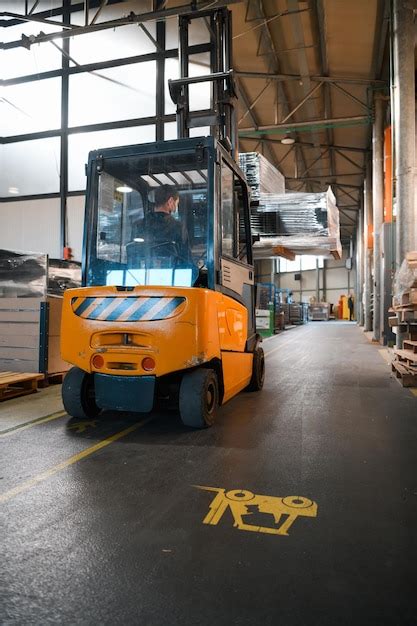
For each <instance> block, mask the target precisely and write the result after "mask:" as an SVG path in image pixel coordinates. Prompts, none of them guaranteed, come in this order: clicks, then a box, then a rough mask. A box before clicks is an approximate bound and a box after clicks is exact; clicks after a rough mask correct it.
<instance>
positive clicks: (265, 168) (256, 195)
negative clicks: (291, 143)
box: [239, 152, 285, 202]
mask: <svg viewBox="0 0 417 626" xmlns="http://www.w3.org/2000/svg"><path fill="white" fill-rule="evenodd" d="M239 165H240V169H241V170H242V172H243V173H244V175H245V178H246V180H247V183H248V185H249V187H250V190H251V201H252V202H254V201H258V200H260V199H261V196H262V194H264V193H278V194H283V193H285V178H284V176H283V175H282V174H281V172H279V171H278V170H277V168H276V167H274V166H273V165H272V164H271V163H270V162H269V161H268V159H266V158H265V157H264V156H263V155H262V154H259V152H242V153H241V154H239Z"/></svg>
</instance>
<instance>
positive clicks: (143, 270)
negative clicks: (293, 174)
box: [83, 137, 255, 335]
mask: <svg viewBox="0 0 417 626" xmlns="http://www.w3.org/2000/svg"><path fill="white" fill-rule="evenodd" d="M88 179H89V189H88V204H89V206H90V207H91V208H92V210H91V211H89V212H88V215H87V217H88V220H87V221H86V231H85V238H86V246H85V251H86V256H85V259H84V265H83V285H85V286H87V287H93V286H101V285H116V286H117V287H118V288H120V289H121V288H126V289H129V288H133V287H136V286H151V285H152V286H161V287H162V286H164V287H167V286H170V287H171V286H172V287H200V288H208V289H212V290H215V291H220V292H222V293H225V294H227V295H229V296H230V297H232V298H234V299H235V300H237V301H238V302H241V303H242V304H243V305H244V306H245V307H246V309H247V311H248V321H249V328H248V331H249V334H250V335H251V334H253V333H254V331H255V326H254V322H255V320H254V293H253V292H254V288H253V283H254V281H253V265H252V263H253V262H252V241H251V231H250V213H249V197H248V188H247V184H246V182H245V180H244V178H243V175H242V173H241V171H240V169H239V168H238V166H237V165H236V163H235V162H234V161H233V160H232V159H231V157H230V155H229V154H228V153H227V152H226V151H225V150H224V148H223V147H222V146H221V145H220V143H219V142H217V141H216V140H215V139H213V138H211V137H206V138H197V139H181V140H177V141H165V142H160V143H155V144H144V145H138V146H129V147H123V148H117V149H114V148H111V149H108V150H102V151H100V152H93V153H91V154H90V158H89V164H88ZM161 187H164V189H165V190H168V192H169V188H172V190H173V194H177V195H178V197H179V202H178V210H177V212H176V213H175V214H171V215H168V216H167V214H166V213H165V214H163V215H161V213H159V215H160V217H161V219H160V220H157V221H156V222H157V224H156V225H157V227H156V228H155V220H154V221H153V223H152V220H151V219H150V218H152V217H153V216H154V215H155V209H156V210H157V209H158V207H157V206H156V203H155V198H156V196H157V195H158V189H160V188H161ZM149 223H151V224H152V229H149V227H148V224H149ZM159 223H160V227H159Z"/></svg>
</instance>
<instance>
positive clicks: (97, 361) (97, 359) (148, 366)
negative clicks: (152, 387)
mask: <svg viewBox="0 0 417 626" xmlns="http://www.w3.org/2000/svg"><path fill="white" fill-rule="evenodd" d="M91 363H92V366H93V367H94V368H95V369H96V370H100V369H101V368H102V367H104V358H103V357H102V356H101V354H95V355H94V356H93V358H92V360H91ZM109 365H110V364H109ZM126 365H127V364H126ZM129 365H130V366H131V367H129V368H127V367H120V369H134V367H133V364H129ZM155 366H156V363H155V359H153V358H152V357H150V356H145V357H144V358H143V359H142V369H144V370H145V372H152V370H154V369H155ZM111 369H113V368H111Z"/></svg>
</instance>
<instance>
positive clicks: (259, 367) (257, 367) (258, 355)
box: [247, 347, 265, 391]
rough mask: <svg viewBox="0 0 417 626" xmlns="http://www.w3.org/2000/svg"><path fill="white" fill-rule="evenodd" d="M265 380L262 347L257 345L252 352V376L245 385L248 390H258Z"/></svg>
mask: <svg viewBox="0 0 417 626" xmlns="http://www.w3.org/2000/svg"><path fill="white" fill-rule="evenodd" d="M264 380H265V355H264V351H263V348H260V347H257V348H256V349H255V351H254V353H253V365H252V378H251V379H250V383H249V385H248V386H247V390H248V391H260V390H261V389H262V387H263V386H264Z"/></svg>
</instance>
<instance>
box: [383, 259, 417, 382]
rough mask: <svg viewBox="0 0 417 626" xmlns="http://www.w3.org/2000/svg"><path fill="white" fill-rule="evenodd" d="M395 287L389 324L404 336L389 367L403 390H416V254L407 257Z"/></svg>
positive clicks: (395, 331)
mask: <svg viewBox="0 0 417 626" xmlns="http://www.w3.org/2000/svg"><path fill="white" fill-rule="evenodd" d="M398 285H399V287H400V288H399V289H398V290H397V293H396V295H395V296H394V299H393V306H392V309H391V312H393V313H394V315H393V316H392V317H390V318H389V323H390V326H391V327H392V328H393V331H394V333H396V334H401V336H402V337H403V347H402V349H400V348H395V349H394V353H395V357H394V360H393V362H392V364H391V367H392V371H393V372H394V374H395V376H396V377H397V378H398V379H399V380H400V382H401V384H402V385H403V387H417V252H410V253H408V254H407V258H406V261H404V264H403V266H402V267H401V270H400V276H399V278H398V279H397V286H398Z"/></svg>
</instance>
